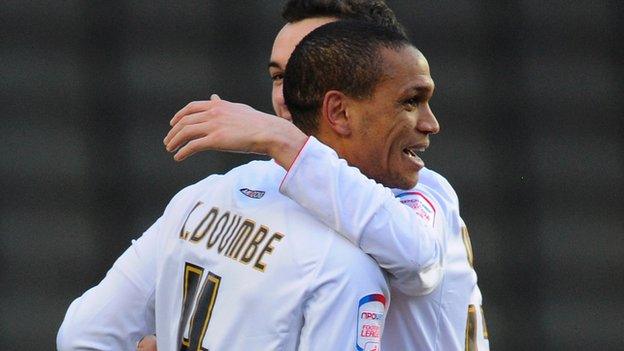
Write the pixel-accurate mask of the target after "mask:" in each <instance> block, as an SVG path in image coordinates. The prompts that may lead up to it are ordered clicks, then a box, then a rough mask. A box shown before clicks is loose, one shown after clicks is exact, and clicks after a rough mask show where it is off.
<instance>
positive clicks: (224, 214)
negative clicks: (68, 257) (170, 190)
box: [57, 21, 439, 351]
mask: <svg viewBox="0 0 624 351" xmlns="http://www.w3.org/2000/svg"><path fill="white" fill-rule="evenodd" d="M350 32H361V33H364V35H367V36H370V37H371V38H372V40H371V41H370V43H369V44H368V45H367V46H366V48H364V47H363V48H364V52H367V53H368V55H372V56H377V55H378V54H379V55H381V57H382V60H381V61H379V62H377V61H375V60H373V61H370V62H369V64H371V63H373V64H378V63H380V64H381V65H382V66H383V67H386V66H387V67H388V69H389V70H388V71H386V70H385V69H382V72H384V74H383V76H380V78H382V79H378V82H377V83H376V84H375V85H374V86H371V88H372V89H373V91H375V92H377V91H378V90H379V89H382V90H383V91H386V90H387V89H388V88H391V90H392V87H394V86H397V84H398V85H403V83H405V81H404V80H405V79H407V80H409V81H412V80H413V79H417V80H419V79H420V78H418V77H416V75H418V74H422V75H425V76H426V75H427V74H428V72H427V68H426V61H423V60H420V57H421V56H419V54H418V52H417V51H416V50H415V49H414V48H413V47H411V46H408V45H407V44H406V45H403V46H401V47H400V48H399V47H397V50H398V51H397V50H390V51H389V52H387V53H386V51H385V49H383V47H394V46H395V44H394V43H395V41H396V38H397V37H402V36H401V35H400V34H396V33H394V32H391V31H389V30H388V29H387V28H386V27H382V26H375V25H373V24H366V25H362V24H361V23H357V22H347V21H345V22H336V23H333V24H331V25H329V26H328V27H327V28H326V29H323V30H319V33H318V36H316V38H317V40H318V41H319V43H320V42H322V43H325V44H324V45H326V47H327V48H328V49H329V50H331V47H333V46H332V43H334V44H339V45H340V44H344V45H346V46H347V47H355V46H357V45H358V44H357V43H356V42H358V41H360V38H359V37H358V36H357V35H349V36H347V35H346V33H350ZM311 38H312V39H313V38H315V36H311ZM302 47H303V46H302ZM319 58H320V57H319ZM352 61H353V62H356V61H360V60H356V59H355V58H354V57H352ZM402 62H406V63H405V64H404V63H402ZM404 66H405V67H406V69H401V68H402V67H404ZM336 67H338V66H336ZM370 68H372V67H370ZM396 69H399V70H400V72H397V73H399V75H397V76H394V77H386V74H385V73H386V72H394V71H395V70H396ZM293 83H294V84H295V86H296V85H297V83H296V82H293ZM429 84H430V88H432V86H431V82H429ZM328 94H329V93H328ZM332 94H333V95H332V96H333V97H332V102H331V103H329V105H327V106H333V104H334V103H341V101H342V102H344V103H345V104H346V105H344V106H343V107H344V110H342V107H340V106H334V107H335V109H334V110H333V112H332V113H331V115H332V118H339V114H340V113H341V111H343V112H347V113H351V112H348V111H354V110H352V109H351V107H348V106H347V105H349V106H351V105H350V103H349V102H348V101H350V100H351V99H352V98H353V97H351V96H350V95H349V93H344V94H343V93H341V92H338V91H335V93H332ZM376 94H377V93H375V96H376ZM382 102H383V99H382V100H381V101H376V102H375V103H373V104H372V105H371V106H370V107H379V108H383V106H381V105H380V104H381V103H382ZM323 106H326V105H325V104H323ZM352 107H354V108H355V105H353V106H352ZM359 118H360V117H359V116H358V117H354V120H353V121H356V120H358V119H359ZM409 118H410V117H409V116H407V115H404V116H402V117H399V118H396V116H383V118H380V119H379V122H380V123H378V122H376V121H371V122H373V123H375V124H376V125H377V126H379V127H384V128H386V127H390V126H393V125H396V123H395V122H394V121H400V120H405V122H406V123H407V122H408V121H407V119H409ZM428 118H429V119H433V121H435V118H433V115H430V116H428ZM345 122H346V123H345V124H344V125H343V127H344V128H352V127H355V125H354V124H353V123H352V122H348V121H345ZM339 123H342V122H339ZM323 124H325V123H323ZM361 126H364V125H363V124H362V125H361ZM339 129H340V130H341V133H342V132H343V131H344V129H343V128H339ZM386 129H387V128H386ZM380 130H381V129H380ZM360 132H361V131H358V130H357V128H354V129H353V133H354V135H355V134H360ZM321 135H322V133H319V137H321ZM336 137H339V138H340V137H341V135H340V134H339V133H338V134H337V133H332V132H330V131H329V130H327V140H325V141H326V142H328V143H330V142H331V141H332V140H335V138H336ZM378 137H383V138H384V139H387V138H386V135H381V134H379V135H378ZM409 138H410V139H411V138H412V136H409ZM391 139H392V140H394V141H393V144H394V143H398V144H401V145H402V144H403V143H404V142H405V141H406V139H408V133H407V132H405V133H398V134H394V135H393V136H392V137H391ZM345 141H346V144H345V145H347V144H349V143H350V142H351V139H349V140H345ZM348 150H350V151H347V153H345V155H344V156H345V157H349V156H350V155H351V152H352V151H355V149H354V148H349V149H348ZM371 151H373V150H371ZM360 156H363V157H362V158H361V163H360V162H358V159H357V156H356V155H354V156H353V158H351V157H349V159H350V161H353V162H354V164H356V165H357V166H360V167H361V168H366V167H365V166H366V165H365V163H368V164H371V163H372V162H374V160H378V159H380V158H384V157H385V150H382V149H377V150H376V151H375V154H360ZM401 162H402V163H405V164H406V165H405V167H402V168H401V169H400V172H399V173H400V174H401V175H402V177H404V178H406V179H407V178H410V179H411V178H414V176H415V174H416V172H417V165H414V164H412V162H411V161H409V160H408V159H407V157H406V156H402V161H401ZM407 164H411V166H408V165H407ZM387 170H388V171H391V170H390V168H388V169H387ZM395 170H396V169H392V171H393V172H394V171H395ZM285 177H287V175H286V172H285V171H284V169H283V168H282V167H280V166H279V165H277V164H276V163H275V162H273V161H255V162H251V163H249V164H246V165H243V166H241V167H238V168H235V169H233V170H232V171H230V172H228V173H227V174H225V175H213V176H210V177H208V178H206V179H204V180H202V181H200V182H199V183H197V184H194V185H192V186H190V187H188V188H186V189H184V190H182V191H181V192H180V193H178V194H177V195H176V196H175V197H174V198H173V200H172V201H171V202H170V203H169V205H168V206H167V208H166V210H165V212H164V214H163V215H162V217H161V218H159V219H158V221H156V223H154V225H153V226H152V227H150V228H149V229H148V231H147V232H146V233H145V234H144V235H143V236H142V237H141V238H140V239H138V240H137V241H135V242H133V245H132V246H131V247H130V248H129V249H128V250H127V251H126V252H125V253H124V254H123V255H122V256H121V257H120V258H119V259H118V260H117V261H116V262H115V264H114V265H113V267H112V269H111V270H110V271H109V272H108V274H107V276H106V277H105V278H104V280H102V282H100V284H98V285H97V286H96V287H94V288H92V289H90V290H89V291H87V292H86V293H85V294H84V295H83V296H81V297H80V298H78V299H76V300H75V301H74V302H73V303H72V304H71V306H70V307H69V310H68V312H67V315H66V317H65V320H64V321H63V324H62V326H61V328H60V330H59V334H58V338H57V346H58V349H59V350H75V349H97V350H127V349H129V348H133V347H134V344H135V343H136V342H137V341H138V340H139V338H140V337H141V336H143V335H146V334H150V332H153V331H155V332H156V334H157V335H158V344H159V348H160V349H161V350H208V349H210V350H250V349H251V350H267V351H269V350H271V351H273V350H296V349H298V350H352V349H356V350H369V351H372V350H379V348H380V343H381V335H382V331H383V327H384V320H385V316H386V312H387V311H386V306H387V303H388V302H389V301H388V300H387V298H386V297H387V296H389V292H388V287H387V283H386V279H385V277H384V275H383V274H382V272H381V270H380V268H379V266H378V265H377V263H376V262H375V261H373V259H371V258H370V257H369V256H368V255H366V254H365V253H364V252H362V251H361V250H360V249H359V248H357V247H356V246H354V245H352V244H351V243H349V242H348V241H347V240H344V239H343V238H342V237H341V236H340V235H339V234H337V233H336V232H334V231H333V230H331V229H330V228H329V227H327V226H326V225H324V224H323V223H322V222H320V221H319V220H317V219H316V218H314V217H312V216H311V215H310V214H309V213H307V212H306V211H305V209H304V208H302V207H301V206H299V205H297V204H296V203H295V202H294V201H292V200H290V199H289V198H287V197H285V196H284V195H282V194H281V193H280V192H279V186H280V184H281V182H282V181H287V180H286V179H285ZM414 183H415V181H414ZM403 210H404V211H405V212H407V211H409V210H408V209H407V208H404V209H403ZM423 231H425V230H423ZM428 234H429V235H423V236H422V237H421V240H420V241H419V243H420V247H421V248H422V249H423V250H424V251H426V252H425V253H423V254H422V255H421V254H420V253H417V256H420V257H422V258H423V259H428V257H429V256H435V253H436V252H439V250H435V249H433V250H432V249H431V248H432V247H434V248H435V245H436V241H435V239H434V238H433V233H432V231H429V233H428ZM413 252H414V251H413ZM432 253H433V255H432Z"/></svg>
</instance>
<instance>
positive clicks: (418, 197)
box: [396, 191, 436, 228]
mask: <svg viewBox="0 0 624 351" xmlns="http://www.w3.org/2000/svg"><path fill="white" fill-rule="evenodd" d="M396 197H397V198H398V199H399V201H401V203H403V204H404V205H407V206H409V207H411V208H413V209H414V212H416V215H417V216H418V217H420V218H421V219H422V220H423V221H424V222H425V223H426V224H427V225H429V226H430V227H432V228H433V226H434V224H435V217H436V210H435V207H434V206H433V203H432V202H431V201H429V199H428V198H427V197H426V196H425V195H424V194H423V193H421V192H419V191H408V192H404V193H401V194H398V195H397V196H396Z"/></svg>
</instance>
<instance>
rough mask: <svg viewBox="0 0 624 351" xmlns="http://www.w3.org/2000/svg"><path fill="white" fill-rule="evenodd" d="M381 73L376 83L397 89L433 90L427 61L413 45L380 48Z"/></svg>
mask: <svg viewBox="0 0 624 351" xmlns="http://www.w3.org/2000/svg"><path fill="white" fill-rule="evenodd" d="M381 57H382V59H383V75H382V78H381V81H380V82H379V84H378V85H377V89H378V88H382V87H386V88H388V87H389V88H392V89H394V90H397V91H401V92H405V91H429V92H430V91H433V89H434V82H433V79H432V78H431V73H430V71H429V63H428V62H427V59H426V58H425V56H423V54H422V53H421V52H420V51H418V50H417V49H416V48H415V47H413V46H404V47H402V48H401V49H398V50H393V49H386V48H384V49H382V51H381Z"/></svg>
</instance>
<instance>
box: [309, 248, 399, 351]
mask: <svg viewBox="0 0 624 351" xmlns="http://www.w3.org/2000/svg"><path fill="white" fill-rule="evenodd" d="M336 239H337V240H342V239H340V238H336ZM340 247H342V248H344V247H345V245H341V246H340ZM307 296H308V297H307V299H306V300H305V301H304V306H303V314H304V323H303V328H302V330H301V335H300V338H299V348H298V350H301V351H303V350H305V351H314V350H319V351H320V350H379V343H380V338H381V336H382V332H383V327H384V322H385V317H386V312H387V309H388V306H389V303H390V300H389V292H388V287H387V283H386V281H385V278H384V276H383V274H382V273H381V270H380V269H379V267H378V266H377V264H376V263H375V262H374V261H373V260H372V259H371V258H370V257H368V256H367V255H363V254H361V252H357V251H354V250H349V251H348V252H346V251H345V250H343V251H336V250H333V249H332V250H330V252H329V253H328V255H327V257H326V259H325V260H324V262H323V264H322V265H321V267H320V269H319V270H318V272H317V274H316V276H315V278H314V279H313V281H312V283H311V285H310V289H309V290H308V294H307ZM375 347H376V348H375Z"/></svg>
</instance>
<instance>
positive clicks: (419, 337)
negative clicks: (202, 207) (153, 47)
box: [165, 0, 489, 350]
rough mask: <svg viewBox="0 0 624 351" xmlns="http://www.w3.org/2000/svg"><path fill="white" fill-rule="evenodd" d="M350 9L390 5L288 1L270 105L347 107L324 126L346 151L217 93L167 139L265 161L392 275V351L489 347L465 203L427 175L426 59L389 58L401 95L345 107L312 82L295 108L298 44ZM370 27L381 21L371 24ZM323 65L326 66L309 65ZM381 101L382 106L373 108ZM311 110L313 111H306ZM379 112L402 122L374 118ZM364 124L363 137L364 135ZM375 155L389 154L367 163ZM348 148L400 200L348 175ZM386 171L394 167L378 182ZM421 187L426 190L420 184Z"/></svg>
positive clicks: (387, 341)
mask: <svg viewBox="0 0 624 351" xmlns="http://www.w3.org/2000/svg"><path fill="white" fill-rule="evenodd" d="M349 3H351V4H353V3H355V4H359V5H361V4H368V5H369V6H377V5H379V4H383V3H382V2H379V1H323V0H319V1H289V2H288V3H287V5H286V7H285V11H284V18H285V19H286V20H287V21H288V23H287V24H286V25H285V26H284V27H283V28H282V30H281V31H280V33H279V34H278V36H277V37H276V40H275V43H274V46H273V50H272V53H271V59H270V64H269V73H270V76H271V78H272V80H273V93H272V102H273V107H274V109H275V112H276V114H277V115H278V116H280V117H283V118H284V119H288V120H290V119H293V118H292V114H291V110H293V109H299V110H300V112H303V113H304V114H305V113H306V108H308V109H309V107H310V106H318V105H319V104H320V102H321V101H322V102H323V107H322V109H321V110H320V111H319V110H318V109H317V112H318V113H317V115H318V116H324V115H325V114H326V112H328V113H327V116H329V115H330V113H329V112H332V111H333V112H336V111H337V110H340V108H339V107H340V106H342V107H344V106H349V109H348V111H349V112H348V113H344V114H343V115H342V117H340V116H339V114H334V116H337V117H336V118H331V119H328V120H327V121H325V122H322V123H327V125H329V126H332V127H331V128H335V131H336V132H339V134H337V135H338V137H336V139H335V140H333V139H332V140H323V142H325V143H326V144H328V145H331V146H332V147H334V148H335V149H336V150H337V151H338V154H336V152H335V151H333V150H332V149H331V148H328V147H327V146H326V145H324V144H322V143H320V142H318V140H317V139H316V138H314V137H312V138H309V139H308V137H307V135H306V134H305V133H303V132H302V131H301V130H300V129H298V128H296V126H294V125H293V124H290V123H287V122H286V121H285V120H284V119H279V118H271V117H270V116H268V115H266V114H263V113H260V112H258V111H255V110H253V109H252V108H250V107H249V106H246V105H242V104H233V103H230V102H227V101H223V100H220V99H218V98H216V97H215V98H213V100H212V101H199V102H193V103H190V104H189V105H187V106H186V107H184V108H183V109H182V110H180V111H179V112H178V113H177V114H176V115H175V116H174V118H173V119H172V121H171V124H172V129H171V131H170V133H169V134H168V135H167V137H166V138H165V143H166V144H167V149H168V150H169V151H172V152H174V151H175V156H174V158H175V159H176V160H183V159H185V158H186V157H188V156H190V155H192V154H193V153H195V152H199V151H202V150H206V149H217V150H231V151H242V152H254V153H261V154H267V155H270V156H271V157H273V158H274V160H275V162H277V163H278V164H280V165H281V166H282V167H284V168H285V169H286V170H288V174H287V176H286V178H285V180H284V181H283V183H282V185H281V187H280V191H281V192H282V193H283V194H285V195H287V196H288V197H290V198H292V199H293V200H295V201H297V202H298V203H299V204H300V205H302V206H303V207H305V208H307V209H308V210H309V211H310V212H311V213H313V214H314V215H315V216H317V217H318V218H320V219H321V220H322V221H323V222H324V223H326V224H327V225H329V226H330V227H332V228H334V229H335V230H337V231H338V232H340V233H341V234H342V235H343V236H344V237H346V238H347V239H349V240H350V241H351V242H353V243H354V244H355V245H357V246H359V247H360V248H361V249H362V250H363V251H364V252H366V253H368V254H370V255H371V256H372V257H373V258H375V260H376V261H377V262H378V263H379V264H380V266H381V267H382V268H384V269H385V270H386V271H387V272H388V273H389V275H388V277H389V279H390V283H391V288H392V304H391V308H390V311H389V315H388V319H387V323H386V329H385V333H384V338H383V345H384V347H385V349H386V350H476V349H478V350H487V349H489V342H488V332H487V327H486V324H485V320H484V318H483V311H482V308H481V300H482V298H481V292H480V290H479V287H478V285H477V277H476V273H475V270H474V268H473V256H472V248H471V245H470V239H469V236H468V231H467V229H466V226H465V224H464V221H463V220H462V218H461V217H460V215H459V204H458V199H457V195H456V194H455V192H454V190H453V188H452V187H451V186H450V184H449V183H448V182H447V181H446V180H445V179H444V178H443V177H442V176H440V175H439V174H437V173H435V172H433V171H431V170H429V169H427V168H423V162H422V160H421V159H420V157H419V156H418V155H417V154H418V153H420V152H422V151H424V150H425V149H426V147H427V146H428V142H429V138H428V136H429V135H430V134H433V133H436V132H437V131H438V130H439V125H438V124H437V121H436V120H435V117H434V116H433V114H432V113H431V109H430V107H429V99H430V98H431V95H432V94H433V88H434V85H433V80H432V79H431V76H430V73H429V67H428V65H427V62H426V60H425V59H424V57H423V56H422V54H421V53H420V52H418V51H417V50H415V49H414V48H413V47H411V49H410V50H407V52H406V53H404V54H406V55H408V54H409V55H411V56H409V60H407V61H404V62H412V63H414V64H413V65H411V66H403V65H401V64H400V63H401V61H402V59H403V58H400V59H399V57H398V56H397V55H398V54H397V53H396V52H394V53H392V52H387V51H386V52H383V53H382V55H384V56H383V57H384V58H385V59H388V60H389V61H393V60H394V59H399V60H398V61H399V62H395V63H396V65H390V66H392V67H390V66H388V67H384V71H383V74H382V76H383V77H382V80H381V83H380V85H379V87H381V86H383V82H384V81H383V79H386V81H385V82H386V83H387V82H388V81H393V80H392V79H400V78H407V77H411V78H410V79H405V80H404V82H405V85H401V84H402V83H401V82H400V81H399V80H394V82H396V83H397V86H396V87H394V86H387V87H386V88H385V89H383V88H382V89H381V90H379V91H375V94H372V95H366V94H364V95H361V96H359V99H342V98H343V97H342V96H341V95H340V94H329V95H328V98H327V99H326V98H325V96H323V97H322V100H321V97H319V95H318V93H316V95H315V92H314V91H310V90H311V89H314V86H315V85H314V84H315V82H314V81H313V79H310V81H309V83H310V84H311V85H310V86H307V85H304V86H303V89H304V90H302V91H301V92H299V94H300V95H301V96H296V94H295V93H288V91H287V93H286V95H287V96H288V95H289V94H290V95H293V94H294V95H295V96H292V97H291V98H290V99H289V104H288V106H287V105H286V103H285V99H284V97H283V95H282V91H283V87H284V80H283V78H284V73H285V70H286V66H287V65H286V63H287V62H288V59H289V57H290V54H291V53H292V50H293V48H294V47H295V46H296V45H297V43H298V41H299V40H301V38H303V37H304V36H305V35H306V34H308V33H309V31H311V30H312V29H314V28H316V27H318V26H320V25H322V24H325V23H329V22H333V21H335V20H337V19H344V18H358V17H357V16H353V15H352V12H350V11H347V13H346V14H345V13H344V11H343V8H344V6H345V4H349ZM381 7H382V8H383V9H384V10H383V11H386V14H388V13H389V14H390V16H386V20H385V23H383V24H384V25H389V26H395V27H397V28H396V30H397V31H400V30H401V28H400V26H399V25H398V23H397V22H396V20H395V19H394V15H393V14H392V13H391V11H390V10H389V9H388V8H387V7H385V5H383V6H381ZM379 11H380V10H378V11H377V13H378V12H379ZM389 11H390V12H389ZM375 12H376V11H370V12H367V13H375ZM361 19H363V20H371V19H370V18H366V16H362V17H361ZM390 51H392V50H390ZM289 65H290V63H289ZM318 66H321V65H311V66H310V67H308V68H310V69H316V68H318ZM356 68H357V67H348V68H344V67H343V71H341V72H333V73H332V74H323V73H319V74H317V75H314V72H308V71H306V74H309V77H318V76H320V78H319V79H320V80H322V79H324V78H325V75H328V76H331V75H333V76H335V79H336V80H337V81H340V80H342V79H343V78H344V79H346V78H350V77H351V76H353V75H356V74H357V73H361V72H358V70H357V69H356ZM372 72H379V71H378V70H377V71H375V70H373V71H372ZM326 73H327V72H326ZM388 79H390V80H388ZM306 88H309V89H308V90H305V89H306ZM356 88H357V87H356ZM287 90H288V89H287ZM308 94H310V95H309V96H308V97H306V96H304V95H308ZM381 94H385V98H386V99H380V97H381ZM313 96H314V97H313ZM354 96H357V94H356V95H354ZM375 99H377V100H376V101H381V100H383V103H381V104H379V105H375V106H373V105H372V102H373V101H374V100H375ZM313 100H316V102H314V101H313ZM326 100H327V101H326ZM325 102H327V107H325ZM338 102H339V103H338ZM314 104H316V105H314ZM298 105H301V106H302V107H297V106H298ZM356 105H358V106H359V109H358V106H356ZM332 106H333V107H332ZM289 107H290V109H289ZM326 108H327V111H325V109H326ZM356 109H357V110H356ZM293 111H294V110H293ZM345 111H347V110H345ZM354 111H359V113H360V114H361V115H362V116H368V117H369V118H362V119H361V120H360V121H354V120H353V119H351V122H352V123H354V124H353V125H348V126H347V124H345V121H346V120H347V119H348V117H353V116H354ZM310 114H312V115H314V113H313V112H312V113H311V112H310V111H308V115H310ZM375 116H386V117H387V116H393V118H392V119H380V120H374V119H372V118H374V117H375ZM406 116H407V118H406ZM319 118H324V117H319ZM295 123H296V125H298V126H299V127H300V128H301V129H303V130H304V131H306V132H307V133H309V134H314V133H317V132H321V130H322V131H324V132H325V131H327V128H326V127H319V128H318V130H316V131H315V128H316V127H315V126H314V125H311V126H310V125H308V121H307V120H305V121H304V120H300V121H297V119H296V118H295ZM354 128H358V130H359V131H362V134H359V135H356V136H354V135H353V131H354ZM350 136H353V137H359V138H360V139H359V142H358V143H357V144H356V143H353V144H352V145H347V144H346V143H345V140H346V139H347V138H348V137H350ZM354 145H357V146H355V147H354ZM377 148H379V150H378V151H379V153H378V154H375V155H376V156H375V157H374V158H367V157H368V156H367V155H371V154H374V151H375V149H377ZM345 152H348V153H350V155H351V157H354V158H351V159H348V158H346V157H345V159H347V161H348V162H349V164H350V165H357V166H358V167H361V168H360V169H361V170H362V173H364V175H366V176H369V177H371V178H373V179H375V180H378V181H380V182H382V184H384V185H386V186H390V187H396V188H397V189H395V190H392V193H390V192H388V191H387V190H384V189H383V188H381V187H380V186H379V185H378V184H376V183H375V182H372V181H371V180H369V179H368V178H367V177H364V176H363V175H362V174H361V173H360V172H359V171H357V170H355V169H353V168H350V167H348V164H347V163H346V162H344V161H343V160H341V159H340V158H339V157H338V155H341V156H343V155H344V154H345ZM360 152H362V154H361V155H360ZM343 157H344V156H343ZM369 162H370V163H369ZM384 169H385V170H390V171H389V172H388V173H387V174H380V172H381V170H384ZM377 178H380V179H377ZM416 181H418V184H417V185H416V186H415V187H414V185H415V184H416ZM402 189H406V190H402ZM405 205H407V206H405ZM423 228H426V229H423ZM429 229H432V230H433V232H434V238H435V240H434V242H433V243H432V242H430V241H427V240H425V239H426V238H427V236H428V233H429V232H428V230H429Z"/></svg>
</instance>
